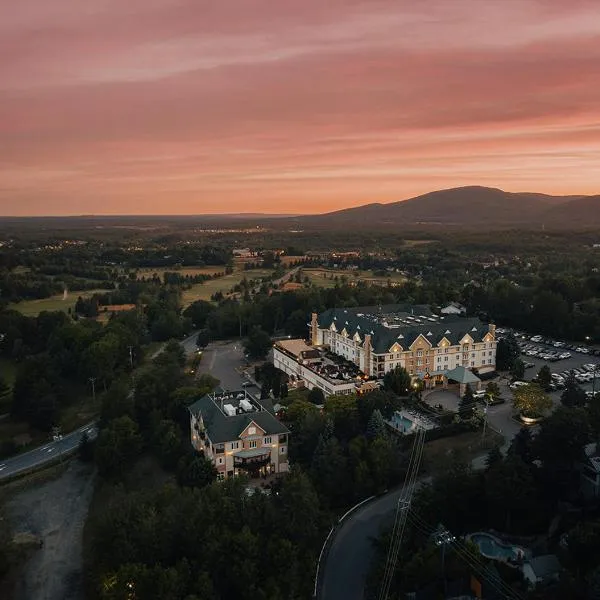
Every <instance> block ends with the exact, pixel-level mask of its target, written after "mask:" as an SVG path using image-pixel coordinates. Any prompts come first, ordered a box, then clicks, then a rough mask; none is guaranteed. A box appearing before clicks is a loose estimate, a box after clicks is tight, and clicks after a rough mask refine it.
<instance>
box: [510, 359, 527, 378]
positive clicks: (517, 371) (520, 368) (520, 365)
mask: <svg viewBox="0 0 600 600" xmlns="http://www.w3.org/2000/svg"><path fill="white" fill-rule="evenodd" d="M510 376H511V377H512V378H513V379H523V377H524V376H525V363H524V362H523V361H522V360H521V359H520V358H517V359H516V360H515V361H514V362H513V364H512V366H511V368H510Z"/></svg>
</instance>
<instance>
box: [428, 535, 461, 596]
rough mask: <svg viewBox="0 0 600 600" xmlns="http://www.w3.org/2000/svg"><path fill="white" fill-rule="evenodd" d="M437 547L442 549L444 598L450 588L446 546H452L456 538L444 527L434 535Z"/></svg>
mask: <svg viewBox="0 0 600 600" xmlns="http://www.w3.org/2000/svg"><path fill="white" fill-rule="evenodd" d="M433 539H434V541H435V544H436V546H440V547H441V549H442V579H443V581H444V598H445V597H446V596H447V595H448V589H447V588H448V586H447V583H446V546H447V545H448V544H452V542H454V541H455V540H456V538H455V537H454V536H453V535H452V534H451V533H450V532H449V531H448V530H447V529H446V528H445V527H444V526H443V525H441V524H440V525H439V526H438V528H437V531H436V532H435V533H434V534H433Z"/></svg>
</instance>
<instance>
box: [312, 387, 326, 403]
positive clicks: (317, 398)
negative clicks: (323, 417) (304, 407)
mask: <svg viewBox="0 0 600 600" xmlns="http://www.w3.org/2000/svg"><path fill="white" fill-rule="evenodd" d="M308 401H309V402H312V403H313V404H316V405H317V406H322V405H323V404H325V394H324V393H323V390H322V389H321V388H318V387H314V388H313V389H312V390H310V392H308Z"/></svg>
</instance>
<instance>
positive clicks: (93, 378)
mask: <svg viewBox="0 0 600 600" xmlns="http://www.w3.org/2000/svg"><path fill="white" fill-rule="evenodd" d="M89 381H90V383H91V384H92V399H93V400H94V402H96V378H95V377H90V379H89Z"/></svg>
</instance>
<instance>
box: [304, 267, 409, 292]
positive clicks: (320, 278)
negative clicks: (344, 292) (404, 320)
mask: <svg viewBox="0 0 600 600" xmlns="http://www.w3.org/2000/svg"><path fill="white" fill-rule="evenodd" d="M302 276H303V277H304V276H307V277H308V279H309V280H310V282H311V283H312V284H313V285H315V286H318V287H324V288H331V287H334V286H335V284H336V280H335V278H336V277H337V278H338V282H340V283H341V280H342V277H345V278H346V279H347V281H348V283H352V282H353V281H364V282H366V283H370V284H372V285H379V286H387V285H388V282H390V283H391V284H392V285H394V284H400V283H403V282H404V281H406V277H404V275H401V274H400V273H386V274H385V275H375V274H374V273H373V271H361V270H355V271H348V270H344V269H302Z"/></svg>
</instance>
